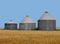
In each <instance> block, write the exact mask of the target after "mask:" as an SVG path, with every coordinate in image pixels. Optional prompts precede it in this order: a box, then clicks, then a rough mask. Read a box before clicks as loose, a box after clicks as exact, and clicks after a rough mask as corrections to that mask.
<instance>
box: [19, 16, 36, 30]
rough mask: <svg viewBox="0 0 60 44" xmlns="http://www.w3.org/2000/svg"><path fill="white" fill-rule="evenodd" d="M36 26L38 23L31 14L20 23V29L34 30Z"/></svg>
mask: <svg viewBox="0 0 60 44" xmlns="http://www.w3.org/2000/svg"><path fill="white" fill-rule="evenodd" d="M35 28H36V23H35V22H34V21H33V20H32V19H31V18H30V17H29V16H26V17H25V18H24V19H23V20H22V21H21V23H19V29H24V30H32V29H35Z"/></svg>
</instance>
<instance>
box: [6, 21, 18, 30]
mask: <svg viewBox="0 0 60 44" xmlns="http://www.w3.org/2000/svg"><path fill="white" fill-rule="evenodd" d="M5 29H8V30H16V29H17V23H15V22H13V21H12V20H10V21H9V22H7V23H5Z"/></svg>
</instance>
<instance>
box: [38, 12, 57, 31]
mask: <svg viewBox="0 0 60 44" xmlns="http://www.w3.org/2000/svg"><path fill="white" fill-rule="evenodd" d="M38 29H39V30H56V20H55V19H54V18H53V17H52V16H51V15H50V14H49V13H48V12H47V11H46V12H45V13H44V14H43V15H42V16H41V18H40V19H39V20H38Z"/></svg>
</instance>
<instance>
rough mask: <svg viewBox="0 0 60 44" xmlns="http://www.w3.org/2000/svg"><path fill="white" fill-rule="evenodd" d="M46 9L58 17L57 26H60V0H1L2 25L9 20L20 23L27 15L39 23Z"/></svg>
mask: <svg viewBox="0 0 60 44" xmlns="http://www.w3.org/2000/svg"><path fill="white" fill-rule="evenodd" d="M45 11H48V12H49V13H50V14H51V15H52V16H53V17H54V18H55V19H56V27H58V26H60V0H0V27H4V23H6V22H8V21H9V20H13V21H15V22H16V23H17V24H19V23H20V22H21V20H22V19H23V18H24V17H25V16H26V15H29V16H30V17H31V19H33V20H34V21H35V22H36V23H37V20H38V19H39V18H40V17H41V15H43V14H44V12H45Z"/></svg>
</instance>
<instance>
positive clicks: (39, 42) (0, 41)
mask: <svg viewBox="0 0 60 44" xmlns="http://www.w3.org/2000/svg"><path fill="white" fill-rule="evenodd" d="M0 44H60V31H28V30H0Z"/></svg>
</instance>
